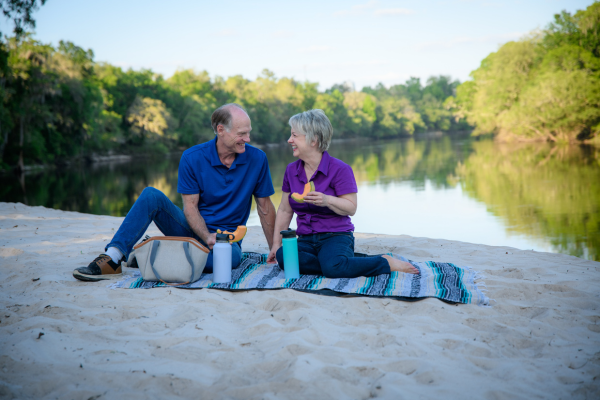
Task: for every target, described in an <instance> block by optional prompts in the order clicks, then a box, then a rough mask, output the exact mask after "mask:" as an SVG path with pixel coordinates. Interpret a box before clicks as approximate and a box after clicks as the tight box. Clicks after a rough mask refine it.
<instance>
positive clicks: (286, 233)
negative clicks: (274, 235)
mask: <svg viewBox="0 0 600 400" xmlns="http://www.w3.org/2000/svg"><path fill="white" fill-rule="evenodd" d="M279 233H281V236H283V238H284V239H291V238H295V237H296V231H295V230H292V229H288V230H285V231H281V232H279Z"/></svg>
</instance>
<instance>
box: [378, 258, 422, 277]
mask: <svg viewBox="0 0 600 400" xmlns="http://www.w3.org/2000/svg"><path fill="white" fill-rule="evenodd" d="M381 257H383V258H385V259H386V260H387V261H388V263H389V264H390V269H391V270H392V271H397V272H405V273H407V274H418V273H419V270H418V269H416V268H415V267H413V266H412V264H411V263H407V262H406V261H400V260H396V259H395V258H393V257H390V256H388V255H385V256H381Z"/></svg>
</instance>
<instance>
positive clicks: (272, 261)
mask: <svg viewBox="0 0 600 400" xmlns="http://www.w3.org/2000/svg"><path fill="white" fill-rule="evenodd" d="M280 247H281V246H277V245H273V248H272V249H271V251H270V252H269V256H268V257H267V264H275V263H276V262H277V258H276V257H275V255H276V254H277V250H279V248H280Z"/></svg>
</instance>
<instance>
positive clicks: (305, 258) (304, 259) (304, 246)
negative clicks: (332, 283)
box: [275, 240, 323, 275]
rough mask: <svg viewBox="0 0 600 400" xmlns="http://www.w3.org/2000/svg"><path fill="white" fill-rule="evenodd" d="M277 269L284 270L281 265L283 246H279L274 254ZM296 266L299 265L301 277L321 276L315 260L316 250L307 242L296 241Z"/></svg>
mask: <svg viewBox="0 0 600 400" xmlns="http://www.w3.org/2000/svg"><path fill="white" fill-rule="evenodd" d="M275 258H276V259H277V263H278V264H279V268H281V269H285V265H284V263H283V246H281V247H280V248H279V249H278V250H277V253H276V254H275ZM298 264H299V265H300V273H301V274H303V275H323V272H322V271H321V266H320V265H319V259H318V258H317V250H316V248H315V246H314V245H312V244H311V243H310V242H308V241H303V240H298Z"/></svg>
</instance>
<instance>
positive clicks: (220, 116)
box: [210, 103, 248, 134]
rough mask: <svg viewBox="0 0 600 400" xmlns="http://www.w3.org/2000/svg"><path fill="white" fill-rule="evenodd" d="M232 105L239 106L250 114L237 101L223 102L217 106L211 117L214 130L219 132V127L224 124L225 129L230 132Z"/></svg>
mask: <svg viewBox="0 0 600 400" xmlns="http://www.w3.org/2000/svg"><path fill="white" fill-rule="evenodd" d="M231 107H237V108H239V109H240V110H242V111H243V112H245V113H246V115H248V112H247V111H246V110H245V109H244V107H242V106H240V105H239V104H236V103H227V104H223V105H222V106H221V107H219V108H217V109H216V110H215V111H214V112H213V113H212V115H211V117H210V124H211V125H212V128H213V131H215V134H217V127H218V126H219V125H223V126H224V127H225V130H226V131H227V132H229V131H230V130H231Z"/></svg>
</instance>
